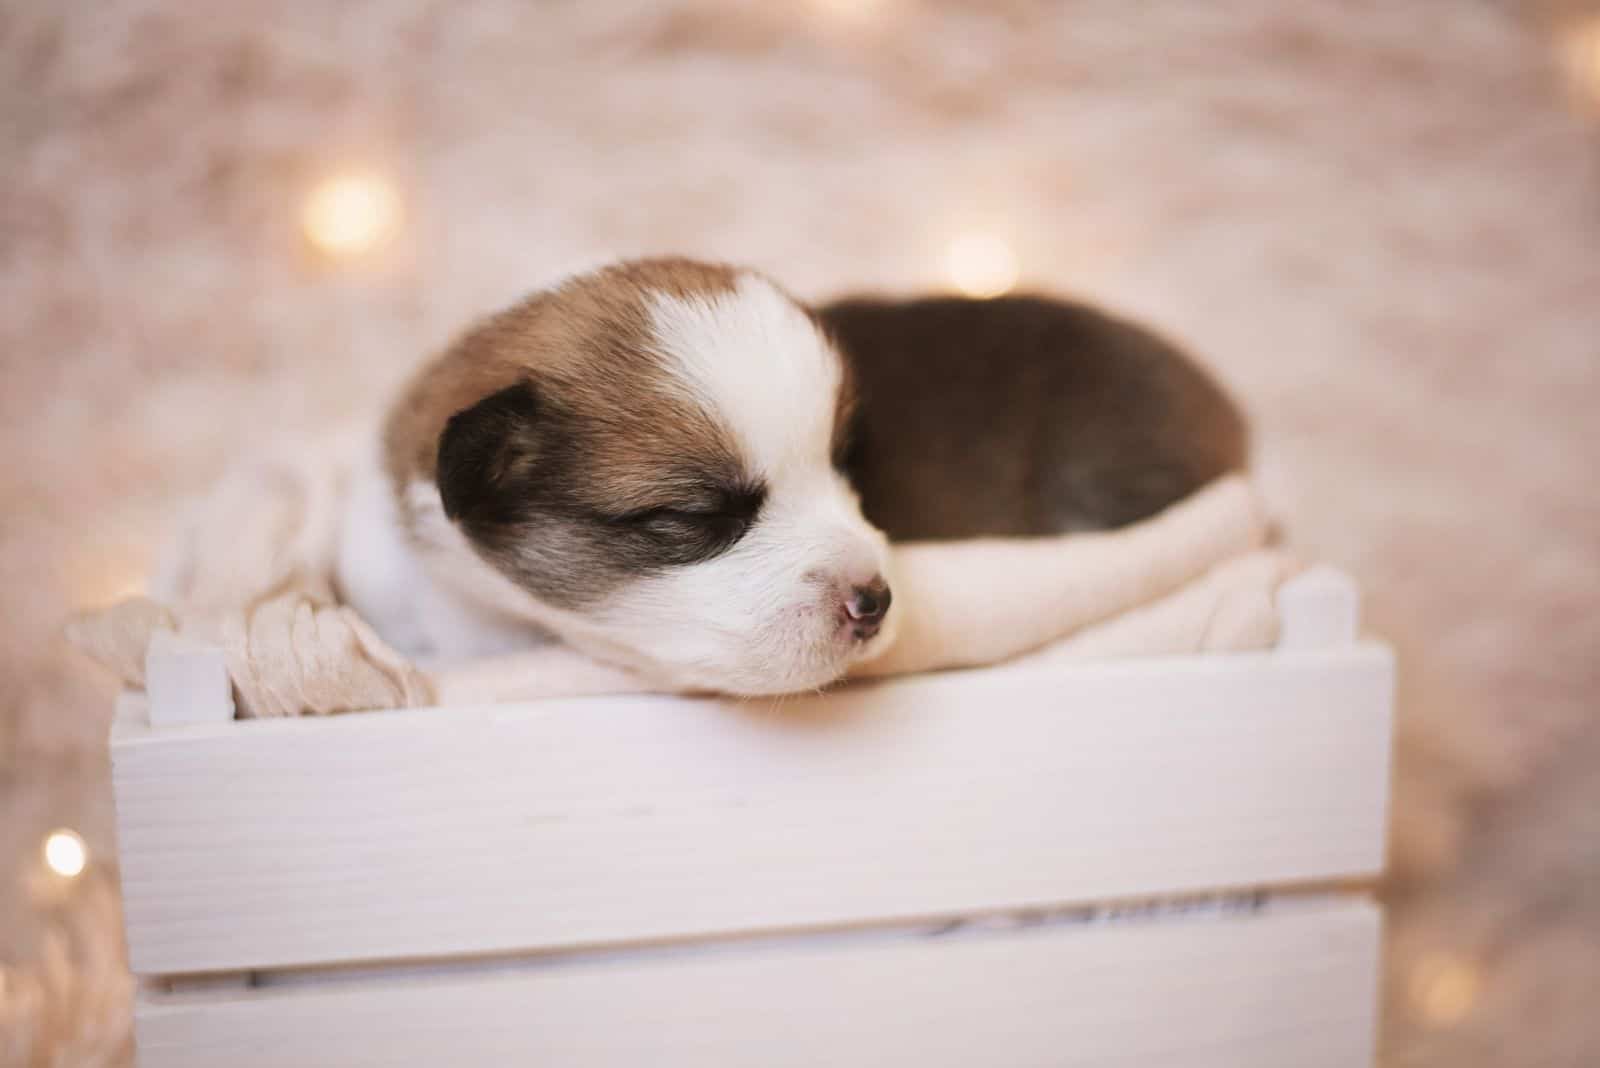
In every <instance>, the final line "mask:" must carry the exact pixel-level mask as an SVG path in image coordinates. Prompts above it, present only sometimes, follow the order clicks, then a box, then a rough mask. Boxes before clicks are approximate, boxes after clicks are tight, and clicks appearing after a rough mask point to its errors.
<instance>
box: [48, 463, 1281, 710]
mask: <svg viewBox="0 0 1600 1068" xmlns="http://www.w3.org/2000/svg"><path fill="white" fill-rule="evenodd" d="M357 447H359V442H358V441H357V440H356V438H355V436H354V433H353V432H352V433H350V434H341V435H340V436H338V437H337V438H335V439H331V440H329V441H325V442H320V443H317V444H316V445H315V446H310V447H302V448H299V449H290V450H283V451H278V452H275V453H273V454H271V455H267V456H263V457H261V458H259V459H256V460H253V461H251V462H248V463H245V464H243V465H241V466H240V467H238V468H236V469H235V470H233V471H232V472H231V473H230V474H228V475H227V476H226V477H225V478H224V479H223V480H222V481H221V482H220V483H219V484H218V486H217V487H216V488H215V490H214V491H213V492H212V493H210V494H209V495H208V496H207V497H205V498H204V499H203V500H202V501H200V502H199V503H198V506H197V507H196V509H195V510H194V512H193V514H192V515H191V516H190V517H189V519H188V521H187V522H186V523H185V524H184V525H183V527H182V530H181V533H180V535H179V537H178V538H177V539H176V541H175V542H174V543H173V545H172V546H171V548H170V550H169V551H168V552H167V554H166V555H165V559H164V561H163V563H162V565H161V567H160V570H159V573H158V575H157V576H156V578H155V579H154V581H153V582H152V589H151V596H150V597H138V598H133V599H130V600H126V601H123V602H121V603H119V604H116V605H113V606H111V607H110V608H107V609H104V610H101V611H97V612H93V613H88V614H85V615H81V616H79V617H77V618H76V619H74V620H73V621H72V622H71V623H70V624H69V625H68V637H69V638H70V639H71V640H72V642H73V643H74V644H75V645H76V646H77V647H78V648H79V649H81V650H83V651H84V652H86V653H87V654H88V655H89V656H91V657H92V658H93V659H95V660H96V661H98V662H99V663H101V664H103V665H104V666H106V667H107V668H109V669H110V670H111V671H113V672H114V673H115V674H116V675H117V676H118V677H119V678H120V679H121V680H122V681H123V682H124V683H125V684H126V685H128V686H131V687H135V688H142V687H143V685H144V676H145V661H146V655H147V653H148V651H149V648H150V645H151V643H152V641H160V640H164V639H165V640H170V637H171V635H181V636H182V637H183V638H185V639H189V640H193V641H198V642H202V643H206V644H213V645H216V646H219V647H221V648H222V649H223V650H224V652H225V654H226V658H227V664H228V671H229V675H230V677H231V680H232V683H233V688H234V701H235V707H236V709H237V710H238V714H239V715H241V716H295V715H306V714H315V715H321V714H327V713H334V712H347V711H355V710H362V709H382V708H401V707H411V706H419V705H428V704H454V703H460V702H464V701H496V700H525V699H532V698H539V697H549V696H560V695H573V694H587V693H615V692H627V691H640V690H648V689H650V688H651V687H650V686H649V685H648V684H647V683H645V682H644V681H643V680H640V679H638V678H636V677H634V676H632V675H630V674H629V673H628V672H626V671H624V670H622V669H619V668H615V667H611V666H609V665H604V664H598V663H595V662H593V661H590V660H588V659H587V658H585V657H582V656H580V655H579V654H577V653H575V652H573V651H571V650H568V649H566V648H564V647H561V646H546V647H539V648H533V649H530V650H529V651H528V652H527V653H526V654H520V655H515V656H510V657H502V658H497V659H493V660H481V661H475V662H468V663H445V664H431V665H426V666H422V665H418V664H415V663H412V662H409V661H408V660H407V659H406V658H405V657H403V656H401V655H400V654H399V653H397V652H396V651H395V650H394V649H392V648H390V647H389V646H388V645H387V644H386V643H385V642H384V641H383V640H382V639H381V638H380V637H379V636H378V635H377V634H376V633H375V632H374V631H373V630H372V628H371V627H369V626H368V625H367V624H366V623H365V622H364V621H363V620H362V619H361V618H360V617H358V616H357V615H356V613H355V612H354V611H352V610H351V609H350V608H348V607H345V606H343V605H341V604H340V603H339V599H338V596H337V590H336V584H335V580H334V574H333V572H334V554H335V548H336V545H337V541H338V529H339V523H340V517H341V514H342V502H343V499H344V493H345V490H346V488H347V485H348V482H349V474H350V470H351V465H350V463H349V462H348V458H350V457H352V456H353V455H355V450H356V448H357ZM1265 540H1266V524H1265V523H1264V521H1263V516H1262V512H1261V509H1260V506H1259V502H1258V500H1257V498H1256V496H1255V494H1254V492H1253V491H1252V490H1251V489H1250V487H1249V486H1248V485H1247V484H1246V483H1245V482H1244V481H1243V480H1242V479H1238V478H1230V479H1225V480H1223V481H1221V482H1218V483H1216V484H1214V485H1213V486H1210V487H1208V488H1206V489H1205V490H1202V491H1201V492H1199V493H1197V494H1195V495H1194V496H1193V497H1192V498H1190V499H1189V500H1186V501H1183V502H1181V503H1179V504H1178V505H1175V506H1174V507H1173V508H1171V509H1169V510H1167V511H1166V512H1164V513H1162V514H1161V515H1159V516H1156V517H1155V518H1153V519H1150V520H1148V521H1146V522H1144V523H1140V524H1137V525H1135V526H1132V527H1129V528H1127V529H1125V530H1120V531H1115V532H1109V533H1097V534H1080V535H1063V536H1061V537H1052V538H1034V539H993V540H980V541H968V542H948V543H908V544H902V545H897V546H895V547H894V548H893V555H892V560H891V568H890V571H891V576H890V577H891V579H892V582H893V585H894V588H895V595H896V596H895V603H896V611H897V612H900V613H902V616H901V620H900V629H899V633H898V635H897V636H896V638H895V640H894V643H893V645H892V646H890V648H889V649H888V650H887V651H886V652H884V653H883V654H882V655H880V656H879V657H878V658H876V659H874V660H872V661H869V662H867V663H864V664H861V665H859V666H858V669H857V670H856V671H854V672H853V673H852V676H853V677H855V676H874V675H887V674H902V673H907V672H915V671H927V670H937V669H941V668H950V667H968V666H978V665H984V664H991V663H997V662H1000V661H1004V660H1011V659H1015V658H1019V657H1021V658H1027V659H1030V660H1058V659H1071V658H1078V657H1089V656H1116V655H1129V654H1153V653H1182V652H1199V651H1205V650H1235V649H1248V648H1259V647H1263V646H1266V645H1269V644H1271V642H1272V641H1273V639H1274V637H1275V635H1276V632H1277V617H1276V613H1275V610H1274V602H1273V594H1274V592H1275V590H1276V588H1277V586H1278V585H1279V584H1280V583H1281V582H1282V581H1283V580H1284V579H1285V578H1287V577H1288V576H1289V575H1290V573H1291V572H1292V571H1293V570H1295V564H1294V563H1293V562H1292V561H1291V560H1290V559H1289V558H1288V557H1287V556H1285V555H1283V554H1281V553H1278V552H1275V551H1271V550H1268V549H1265V548H1263V545H1264V543H1265Z"/></svg>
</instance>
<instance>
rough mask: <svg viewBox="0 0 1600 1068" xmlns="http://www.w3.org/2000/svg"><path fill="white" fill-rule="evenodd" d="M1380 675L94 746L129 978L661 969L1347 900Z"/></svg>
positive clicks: (1264, 662) (1161, 681)
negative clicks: (1155, 911) (325, 970)
mask: <svg viewBox="0 0 1600 1068" xmlns="http://www.w3.org/2000/svg"><path fill="white" fill-rule="evenodd" d="M1391 688H1392V664H1391V659H1390V656H1389V654H1388V653H1387V651H1386V650H1384V649H1383V648H1381V647H1377V646H1371V645H1358V646H1355V647H1353V648H1350V649H1346V650H1332V651H1323V652H1306V653H1266V654H1246V655H1239V656H1229V657H1199V658H1186V659H1171V660H1157V661H1137V662H1132V661H1130V662H1123V663H1105V664H1094V665H1082V666H1077V667H1073V668H1059V667H1058V668H1051V669H1041V670H1036V671H1025V670H1021V669H1012V670H988V671H979V672H971V673H962V674H949V675H944V676H934V677H923V678H912V679H906V680H902V681H896V682H892V683H887V684H883V685H878V686H875V687H861V688H856V689H849V690H845V691H841V692H839V693H836V694H833V695H830V696H829V697H827V698H822V699H810V700H795V701H790V702H788V703H787V704H785V705H783V706H782V707H781V708H779V709H777V710H773V709H772V708H771V706H770V703H766V702H761V703H751V704H748V705H743V706H741V705H734V704H727V703H722V702H717V701H684V700H675V699H665V698H626V699H606V700H587V701H559V702H546V703H541V704H527V705H517V706H500V707H486V708H474V709H451V710H448V711H439V710H419V711H409V712H385V713H379V714H371V715H360V716H347V717H341V718H336V719H331V720H288V721H260V722H246V723H237V724H226V725H221V726H215V727H212V726H203V727H190V728H182V729H169V730H165V731H156V730H148V729H140V728H137V727H125V728H123V729H120V730H119V731H118V732H117V734H116V736H115V739H114V743H113V760H114V774H115V789H116V800H117V807H118V816H119V828H120V845H121V853H122V886H123V892H124V895H125V902H126V905H125V907H126V919H127V927H128V942H129V947H130V952H131V957H132V964H133V968H134V970H135V971H136V972H139V973H143V974H162V973H181V972H196V971H211V970H218V971H224V970H234V969H249V968H270V967H279V966H289V965H301V964H317V963H322V962H337V961H354V960H364V959H368V960H371V959H400V958H419V957H434V956H457V955H464V954H477V953H494V952H508V951H522V950H530V949H536V948H543V947H560V946H582V945H590V944H603V943H617V942H628V941H635V940H639V941H649V940H660V939H677V938H683V937H688V936H698V935H707V934H718V933H726V932H744V931H761V930H774V929H784V928H797V927H813V926H826V925H835V924H854V923H860V922H863V921H871V920H879V919H890V918H915V917H927V916H938V915H945V914H951V913H963V912H972V911H983V910H998V909H1006V908H1013V907H1018V906H1027V905H1034V904H1043V903H1061V902H1072V901H1091V900H1097V899H1109V898H1118V897H1135V896H1145V895H1159V894H1168V893H1183V892H1190V891H1196V890H1203V889H1210V888H1216V887H1225V886H1244V885H1260V884H1272V883H1283V882H1300V881H1313V880H1323V879H1330V878H1343V877H1351V876H1361V875H1365V874H1370V873H1373V872H1375V871H1376V870H1377V869H1378V868H1379V867H1380V864H1381V859H1382V847H1383V824H1384V810H1385V804H1386V796H1387V782H1388V746H1389V710H1390V691H1391Z"/></svg>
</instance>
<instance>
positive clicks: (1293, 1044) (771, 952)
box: [137, 902, 1378, 1068]
mask: <svg viewBox="0 0 1600 1068" xmlns="http://www.w3.org/2000/svg"><path fill="white" fill-rule="evenodd" d="M1377 948H1378V918H1377V914H1376V912H1375V910H1374V909H1373V908H1372V907H1371V906H1369V905H1366V904H1364V903H1354V902H1351V903H1344V904H1338V905H1332V906H1328V907H1326V908H1322V909H1319V910H1316V911H1295V912H1289V913H1286V914H1283V915H1272V914H1268V915H1263V916H1256V917H1250V918H1241V919H1230V920H1208V921H1176V922H1161V923H1144V924H1128V925H1120V926H1111V927H1092V928H1080V929H1072V928H1068V929H1061V928H1045V929H1033V930H1024V931H1018V932H1012V933H990V934H984V935H981V936H970V937H964V936H954V937H949V938H940V937H922V938H912V937H905V938H900V939H897V940H895V941H893V942H888V943H883V942H868V943H863V944H860V945H854V944H827V943H825V942H824V943H821V944H810V943H809V941H807V942H806V943H805V944H800V945H795V946H781V947H769V948H763V949H761V950H759V951H755V950H752V951H748V952H738V953H734V952H718V953H706V954H699V955H694V956H688V957H679V958H671V957H668V958H665V959H657V960H647V961H626V960H625V961H608V962H603V963H591V964H575V965H571V966H559V967H551V968H543V969H538V968H536V969H533V970H528V971H520V972H505V973H501V974H497V975H484V976H476V975H474V976H449V977H430V978H423V979H416V980H410V981H404V982H397V981H377V982H370V983H350V984H345V985H342V986H312V987H305V988H298V989H288V990H278V991H274V990H265V991H253V992H250V993H248V994H242V995H227V996H221V995H219V996H215V997H210V998H205V999H203V1000H196V1001H190V1002H188V1003H185V1002H184V1001H183V1000H181V999H166V1000H162V1001H146V1002H144V1003H142V1004H141V1005H140V1006H139V1009H138V1015H137V1034H138V1043H139V1055H140V1064H141V1065H143V1066H144V1068H215V1066H217V1065H228V1066H230V1068H279V1066H281V1065H286V1064H292V1065H296V1066H297V1068H321V1066H326V1068H379V1066H382V1068H406V1066H410V1065H416V1066H424V1065H425V1066H428V1068H432V1066H435V1065H441V1064H473V1065H512V1064H516V1065H524V1064H527V1065H534V1064H547V1065H570V1066H580V1065H581V1066H583V1068H612V1066H615V1068H635V1066H638V1065H652V1066H674V1065H685V1066H694V1068H700V1066H705V1065H756V1064H759V1065H763V1066H772V1068H783V1066H793V1068H813V1066H815V1065H823V1064H826V1065H830V1066H837V1068H848V1066H856V1065H859V1066H862V1068H869V1066H870V1068H882V1066H896V1065H907V1066H911V1065H915V1066H916V1068H945V1066H948V1068H971V1066H973V1065H1005V1066H1007V1068H1029V1066H1039V1068H1044V1066H1051V1068H1070V1066H1079V1068H1105V1066H1108V1065H1118V1066H1123V1068H1284V1066H1286V1065H1294V1066H1295V1068H1365V1066H1367V1065H1370V1064H1371V1057H1372V1048H1373V1031H1374V1026H1373V1025H1374V1016H1375V1013H1376V1003H1377V995H1376V989H1375V987H1376V975H1377Z"/></svg>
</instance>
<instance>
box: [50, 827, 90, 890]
mask: <svg viewBox="0 0 1600 1068" xmlns="http://www.w3.org/2000/svg"><path fill="white" fill-rule="evenodd" d="M44 863H45V866H46V867H47V868H49V869H50V870H51V871H53V872H55V873H56V874H57V875H59V876H61V877H62V878H63V879H76V878H77V877H78V876H79V875H81V874H83V869H84V868H86V867H88V865H89V847H88V846H86V845H84V842H83V836H82V835H80V834H79V833H78V832H77V831H73V830H68V829H66V828H62V829H60V830H55V831H51V832H50V833H49V834H48V835H46V836H45V839H44Z"/></svg>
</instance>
